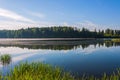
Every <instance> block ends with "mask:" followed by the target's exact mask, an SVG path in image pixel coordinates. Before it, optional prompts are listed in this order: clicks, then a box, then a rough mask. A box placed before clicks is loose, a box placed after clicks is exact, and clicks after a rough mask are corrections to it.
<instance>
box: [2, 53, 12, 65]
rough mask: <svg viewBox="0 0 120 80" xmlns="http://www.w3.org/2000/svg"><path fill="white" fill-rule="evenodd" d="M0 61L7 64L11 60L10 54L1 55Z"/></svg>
mask: <svg viewBox="0 0 120 80" xmlns="http://www.w3.org/2000/svg"><path fill="white" fill-rule="evenodd" d="M0 62H2V64H3V65H5V64H9V63H10V62H11V56H10V55H9V54H4V55H1V56H0Z"/></svg>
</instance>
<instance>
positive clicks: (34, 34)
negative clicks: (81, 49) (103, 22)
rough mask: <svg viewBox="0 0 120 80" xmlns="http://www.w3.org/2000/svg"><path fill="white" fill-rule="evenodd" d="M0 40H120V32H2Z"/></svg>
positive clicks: (60, 28)
mask: <svg viewBox="0 0 120 80" xmlns="http://www.w3.org/2000/svg"><path fill="white" fill-rule="evenodd" d="M0 38H120V30H112V29H106V30H96V29H95V30H94V31H90V30H88V29H86V28H82V29H78V28H76V27H68V26H54V27H42V28H38V27H35V28H26V29H19V30H0Z"/></svg>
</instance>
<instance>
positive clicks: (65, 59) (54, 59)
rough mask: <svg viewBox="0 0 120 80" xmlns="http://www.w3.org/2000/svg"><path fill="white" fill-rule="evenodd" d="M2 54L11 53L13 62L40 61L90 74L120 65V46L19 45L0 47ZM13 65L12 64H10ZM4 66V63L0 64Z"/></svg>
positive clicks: (99, 72)
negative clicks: (58, 47) (45, 47)
mask: <svg viewBox="0 0 120 80" xmlns="http://www.w3.org/2000/svg"><path fill="white" fill-rule="evenodd" d="M0 53H1V54H6V53H7V54H10V55H11V56H12V64H17V63H19V62H21V61H22V62H25V61H26V60H27V61H28V62H32V61H40V62H45V63H49V64H52V65H57V66H61V67H64V68H65V69H66V70H68V71H72V72H78V73H79V72H81V74H83V73H89V74H95V75H97V74H101V73H102V72H110V71H112V70H115V69H116V68H118V67H120V59H119V57H120V47H119V46H118V47H109V48H107V47H105V46H100V47H99V46H98V45H96V47H95V46H94V45H90V46H89V47H87V48H84V49H82V48H81V47H80V48H77V49H72V50H42V49H27V48H19V47H0ZM10 65H11V64H10ZM0 67H1V68H2V65H0Z"/></svg>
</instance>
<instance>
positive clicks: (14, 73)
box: [0, 54, 120, 80]
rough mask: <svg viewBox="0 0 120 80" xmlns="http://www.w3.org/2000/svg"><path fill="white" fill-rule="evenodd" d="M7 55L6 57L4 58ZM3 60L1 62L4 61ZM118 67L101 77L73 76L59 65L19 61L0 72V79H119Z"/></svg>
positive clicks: (8, 57)
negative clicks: (6, 70) (4, 73)
mask: <svg viewBox="0 0 120 80" xmlns="http://www.w3.org/2000/svg"><path fill="white" fill-rule="evenodd" d="M3 57H4V59H2V60H5V61H7V62H8V61H9V60H11V56H10V55H8V54H5V55H2V56H1V58H3ZM5 57H7V58H5ZM5 61H3V62H5ZM119 79H120V68H118V69H117V71H115V72H113V73H112V74H110V75H107V74H106V73H103V75H102V76H101V77H95V76H86V75H84V74H83V76H82V77H75V76H73V75H71V73H70V72H65V71H64V70H62V69H61V68H59V67H53V66H51V65H49V64H43V63H40V62H32V63H28V62H25V63H20V64H18V65H16V66H15V67H14V68H13V69H11V70H10V72H9V73H7V75H4V76H3V75H2V73H1V74H0V80H119Z"/></svg>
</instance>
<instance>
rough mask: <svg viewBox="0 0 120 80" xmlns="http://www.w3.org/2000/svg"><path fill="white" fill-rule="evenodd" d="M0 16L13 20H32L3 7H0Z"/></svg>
mask: <svg viewBox="0 0 120 80" xmlns="http://www.w3.org/2000/svg"><path fill="white" fill-rule="evenodd" d="M0 17H3V18H7V19H12V20H15V21H23V22H34V21H32V20H31V19H28V18H25V17H23V16H21V15H19V14H17V13H15V12H13V11H10V10H6V9H3V8H0Z"/></svg>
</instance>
